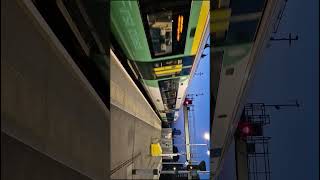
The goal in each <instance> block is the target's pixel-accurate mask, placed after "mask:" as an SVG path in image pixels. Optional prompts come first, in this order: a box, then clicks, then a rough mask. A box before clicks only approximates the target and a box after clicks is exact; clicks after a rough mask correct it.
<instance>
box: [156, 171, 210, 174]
mask: <svg viewBox="0 0 320 180" xmlns="http://www.w3.org/2000/svg"><path fill="white" fill-rule="evenodd" d="M190 172H191V171H188V170H179V171H174V170H172V171H161V174H187V173H190ZM196 172H197V173H202V174H206V173H210V171H196Z"/></svg>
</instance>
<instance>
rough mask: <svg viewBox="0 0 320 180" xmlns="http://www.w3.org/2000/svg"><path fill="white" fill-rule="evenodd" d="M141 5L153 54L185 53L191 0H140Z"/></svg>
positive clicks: (156, 55) (153, 55)
mask: <svg viewBox="0 0 320 180" xmlns="http://www.w3.org/2000/svg"><path fill="white" fill-rule="evenodd" d="M139 6H140V11H141V16H142V20H143V24H144V29H145V34H146V37H147V40H148V44H149V48H150V53H151V56H152V57H153V58H156V57H163V56H170V55H176V54H183V52H184V48H185V42H186V35H187V30H188V21H189V14H190V8H191V0H186V1H172V0H162V1H161V3H158V2H157V1H150V0H139Z"/></svg>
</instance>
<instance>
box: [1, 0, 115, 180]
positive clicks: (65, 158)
mask: <svg viewBox="0 0 320 180" xmlns="http://www.w3.org/2000/svg"><path fill="white" fill-rule="evenodd" d="M108 121H109V111H108V109H107V108H106V107H105V106H104V105H103V103H102V102H101V100H100V99H99V98H98V96H97V94H96V93H95V92H94V90H93V89H92V87H91V86H90V85H89V84H88V81H87V80H86V79H85V77H84V76H83V75H82V74H81V72H80V70H79V69H78V68H77V66H76V65H75V64H74V62H73V61H72V59H71V58H70V57H69V55H68V54H67V52H66V51H65V49H64V48H63V46H62V45H61V44H60V43H59V41H58V40H57V38H56V37H55V36H54V35H53V33H52V32H51V31H50V29H49V28H48V26H47V25H46V23H45V22H44V21H43V19H42V18H41V16H40V14H39V13H38V12H37V10H36V9H35V8H34V7H33V5H32V3H31V2H30V0H2V1H1V131H3V132H5V133H6V134H8V135H10V136H12V137H14V138H16V139H18V140H19V141H21V142H23V143H24V144H26V145H28V146H31V147H32V148H34V149H36V150H37V151H39V152H41V153H43V154H46V155H47V156H48V157H50V158H52V159H54V160H56V161H58V162H60V163H62V164H64V165H65V166H67V167H69V168H72V169H74V170H76V171H78V172H80V173H82V174H84V175H85V176H88V177H90V178H94V179H105V177H106V172H107V170H109V167H107V165H108V163H107V162H108V161H109V159H108V155H109V152H108V148H107V144H108V143H109V135H108V134H107V132H109V131H108V130H107V129H108V124H109V123H108ZM5 156H6V155H5ZM16 163H17V164H19V163H20V162H19V161H17V162H16ZM21 163H22V164H20V165H21V166H27V164H26V163H24V162H21ZM17 170H19V169H17ZM20 170H21V169H20ZM16 173H19V172H18V171H17V172H16ZM62 179H64V178H62Z"/></svg>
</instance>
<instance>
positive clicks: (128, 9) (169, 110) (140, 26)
mask: <svg viewBox="0 0 320 180" xmlns="http://www.w3.org/2000/svg"><path fill="white" fill-rule="evenodd" d="M110 10H111V13H110V16H111V23H110V30H111V36H112V37H113V39H114V41H115V43H116V44H117V47H119V48H120V50H121V53H122V54H124V57H125V59H126V61H127V63H128V64H129V67H130V69H131V70H132V71H133V72H134V74H135V76H136V77H137V79H138V80H139V82H140V83H141V84H142V86H143V88H144V89H145V91H146V92H147V96H148V97H149V98H150V99H151V101H152V103H153V105H154V107H155V108H156V109H155V110H156V112H157V113H158V114H159V116H160V118H161V120H162V121H166V122H172V121H176V120H177V118H178V116H179V108H180V106H181V104H182V103H183V100H184V98H185V95H186V90H187V87H188V84H189V83H190V79H191V77H192V76H193V74H194V72H195V70H196V68H197V65H198V63H199V61H200V59H201V52H202V51H203V49H204V48H205V47H204V44H205V42H206V41H207V38H209V34H210V30H209V23H210V1H205V0H204V1H199V0H185V1H172V0H162V1H161V3H159V2H157V1H152V0H132V1H127V0H116V1H115V0H114V1H111V2H110Z"/></svg>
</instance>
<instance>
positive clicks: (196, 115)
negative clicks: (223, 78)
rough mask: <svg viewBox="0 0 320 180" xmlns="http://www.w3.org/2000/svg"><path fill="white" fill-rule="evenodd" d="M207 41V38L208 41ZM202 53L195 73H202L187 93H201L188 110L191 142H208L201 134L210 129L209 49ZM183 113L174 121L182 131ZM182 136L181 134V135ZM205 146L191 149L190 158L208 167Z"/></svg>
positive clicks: (203, 177) (177, 142)
mask: <svg viewBox="0 0 320 180" xmlns="http://www.w3.org/2000/svg"><path fill="white" fill-rule="evenodd" d="M207 43H209V38H208V42H207ZM203 54H207V56H206V57H204V58H202V59H201V60H200V62H199V65H198V69H197V71H196V73H200V72H201V73H203V74H202V75H195V76H194V77H193V79H192V80H191V84H190V85H189V87H188V90H187V94H203V95H200V96H195V95H194V101H193V105H194V112H190V116H189V117H190V124H189V127H190V134H191V139H190V141H191V143H208V142H207V141H206V140H205V139H204V138H203V135H204V133H205V132H209V130H210V126H209V125H210V119H209V118H210V49H209V48H206V49H205V50H204V52H203ZM183 122H184V120H183V113H182V110H180V115H179V118H178V120H177V122H176V123H175V127H176V128H177V129H181V131H182V133H183V125H184V124H183ZM182 136H184V135H183V134H181V137H182ZM182 143H184V140H182V139H177V140H176V144H182ZM177 147H178V149H179V151H183V152H185V148H182V147H183V146H177ZM207 149H208V148H207V147H205V146H198V147H196V148H195V149H193V151H192V152H194V153H195V155H196V156H197V157H196V158H194V159H192V160H195V161H199V162H200V161H202V160H204V161H206V165H207V169H209V168H210V167H209V162H210V161H209V156H208V155H207ZM179 161H180V162H185V157H180V159H179ZM201 179H209V176H208V175H202V176H201Z"/></svg>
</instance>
